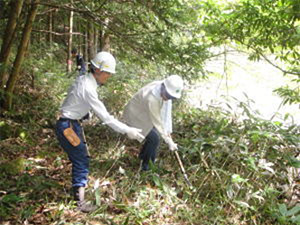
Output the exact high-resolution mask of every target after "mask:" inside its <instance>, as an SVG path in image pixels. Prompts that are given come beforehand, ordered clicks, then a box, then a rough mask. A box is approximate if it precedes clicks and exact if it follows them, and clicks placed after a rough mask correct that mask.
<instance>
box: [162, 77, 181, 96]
mask: <svg viewBox="0 0 300 225" xmlns="http://www.w3.org/2000/svg"><path fill="white" fill-rule="evenodd" d="M164 84H165V87H166V90H167V92H168V94H169V95H171V96H172V97H174V98H180V97H181V91H182V89H183V80H182V78H181V77H180V76H178V75H171V76H169V77H168V78H166V79H165V80H164Z"/></svg>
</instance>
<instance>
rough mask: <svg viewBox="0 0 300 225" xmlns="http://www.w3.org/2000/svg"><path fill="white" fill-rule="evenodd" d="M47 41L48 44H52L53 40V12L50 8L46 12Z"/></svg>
mask: <svg viewBox="0 0 300 225" xmlns="http://www.w3.org/2000/svg"><path fill="white" fill-rule="evenodd" d="M48 31H49V34H48V42H49V46H52V42H53V34H52V32H53V12H52V10H51V11H50V12H49V14H48Z"/></svg>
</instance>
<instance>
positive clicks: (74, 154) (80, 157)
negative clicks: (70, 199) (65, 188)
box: [56, 118, 90, 187]
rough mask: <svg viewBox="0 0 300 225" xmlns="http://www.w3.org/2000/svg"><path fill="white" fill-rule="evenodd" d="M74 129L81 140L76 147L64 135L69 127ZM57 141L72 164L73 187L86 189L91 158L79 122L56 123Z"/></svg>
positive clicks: (67, 120) (64, 121)
mask: <svg viewBox="0 0 300 225" xmlns="http://www.w3.org/2000/svg"><path fill="white" fill-rule="evenodd" d="M71 124H72V127H73V130H74V131H75V133H76V134H77V135H78V137H79V138H80V144H79V145H78V146H76V147H74V146H73V145H71V144H70V142H69V141H68V140H67V139H66V137H65V136H64V134H63V131H64V130H65V129H66V128H68V127H71ZM56 135H57V139H58V141H59V143H60V145H61V147H62V148H63V149H64V151H65V152H66V153H67V154H68V157H69V159H70V161H71V163H72V186H73V187H85V186H86V184H87V182H88V173H89V162H90V156H89V154H88V152H87V148H86V144H85V143H84V140H83V136H82V128H81V126H80V124H79V122H78V121H76V120H69V119H64V118H61V119H59V120H57V122H56Z"/></svg>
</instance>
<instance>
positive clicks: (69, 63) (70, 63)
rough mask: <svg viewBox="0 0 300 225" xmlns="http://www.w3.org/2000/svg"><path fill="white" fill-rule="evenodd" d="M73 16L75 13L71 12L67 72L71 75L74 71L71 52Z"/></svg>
mask: <svg viewBox="0 0 300 225" xmlns="http://www.w3.org/2000/svg"><path fill="white" fill-rule="evenodd" d="M73 15H74V12H73V11H70V16H69V35H68V59H67V62H68V63H67V72H68V73H70V72H71V70H72V59H71V56H72V55H71V51H72V40H73Z"/></svg>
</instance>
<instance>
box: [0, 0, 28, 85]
mask: <svg viewBox="0 0 300 225" xmlns="http://www.w3.org/2000/svg"><path fill="white" fill-rule="evenodd" d="M23 2H24V1H23V0H18V1H15V0H12V1H11V2H10V5H11V8H10V13H9V18H8V22H7V25H6V29H5V32H4V34H3V42H2V47H1V52H0V88H2V87H4V85H5V81H6V70H7V63H8V59H9V56H10V52H11V47H12V45H13V41H14V38H15V35H16V26H17V21H18V18H19V16H20V13H21V10H22V6H23Z"/></svg>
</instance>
